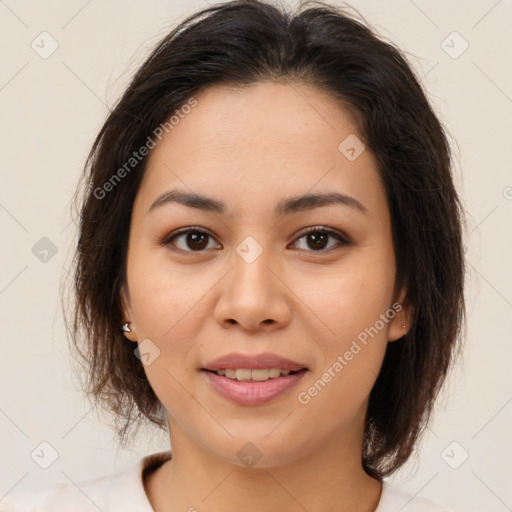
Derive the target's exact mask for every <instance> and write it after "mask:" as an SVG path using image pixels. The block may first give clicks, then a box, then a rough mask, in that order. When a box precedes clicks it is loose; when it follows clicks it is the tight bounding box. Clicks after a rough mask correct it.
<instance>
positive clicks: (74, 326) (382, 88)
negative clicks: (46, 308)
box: [67, 0, 465, 478]
mask: <svg viewBox="0 0 512 512" xmlns="http://www.w3.org/2000/svg"><path fill="white" fill-rule="evenodd" d="M268 80H274V81H278V80H282V81H288V82H290V83H291V82H294V83H303V84H306V85H312V86H315V87H317V88H318V89H320V90H322V91H323V92H327V93H328V94H330V95H331V97H333V98H335V99H337V100H339V102H340V105H343V106H344V107H345V108H348V109H349V111H350V112H351V113H352V114H353V116H354V118H355V119H356V121H357V124H358V130H359V134H358V135H360V137H361V138H362V139H363V140H364V144H365V145H366V147H367V148H368V149H369V150H370V151H371V152H372V153H373V155H374V156H375V158H376V160H377V162H378V170H379V173H380V175H381V178H382V180H383V183H384V184H385V190H386V194H387V199H388V204H389V209H390V214H391V220H392V237H393V244H394V248H395V254H396V266H397V269H396V270H397V273H396V287H397V289H398V288H399V287H401V286H402V285H404V284H405V285H406V286H407V290H408V295H407V302H408V304H409V305H410V306H411V307H412V309H413V311H414V318H413V322H412V326H411V328H410V329H409V331H408V333H407V335H405V336H404V337H403V338H402V339H401V340H399V341H397V342H394V343H389V344H388V347H387V352H386V355H385V359H384V363H383V366H382V369H381V372H380V374H379V376H378V378H377V381H376V383H375V385H374V387H373V389H372V391H371V394H370V397H369V405H368V411H367V418H366V425H365V437H364V446H363V454H362V465H363V467H364V469H365V471H366V472H367V473H368V474H369V475H372V476H374V477H376V478H382V477H383V476H387V475H389V474H391V473H393V472H394V471H396V470H397V469H398V468H399V467H400V466H401V465H403V464H404V463H405V461H407V459H408V458H409V457H410V455H411V454H412V453H413V451H414V447H415V444H416V443H417V441H418V439H419V437H420V435H421V434H422V432H423V431H424V428H425V426H426V424H427V423H428V420H429V418H430V416H431V412H432V408H433V405H434V402H435V399H436V397H437V395H438V393H439V391H440V388H441V386H442V384H443V382H444V381H445V378H446V375H447V372H448V369H449V368H450V366H451V363H452V361H453V360H454V355H455V354H456V352H457V347H458V344H457V341H458V340H459V339H460V338H461V337H460V336H459V334H460V333H461V330H462V329H461V328H462V326H463V320H464V317H465V306H464V296H463V284H464V249H463V241H462V227H463V209H462V206H461V203H460V200H459V198H458V196H457V193H456V190H455V188H454V184H453V180H452V176H451V172H452V171H451V154H450V149H449V144H448V141H447V137H446V134H445V131H444V129H443V127H442V125H441V123H440V121H439V119H438V118H437V117H436V115H435V113H434V112H433V109H432V107H431V106H430V104H429V102H428V100H427V98H426V94H425V92H424V91H423V89H422V86H421V84H420V80H419V79H418V78H417V77H416V75H415V73H414V72H413V71H412V69H411V67H410V66H409V65H408V63H407V61H406V59H405V58H404V56H403V55H402V53H401V52H400V51H399V50H398V49H397V48H396V47H395V46H394V45H393V44H391V43H388V42H385V41H384V40H383V39H381V38H380V37H378V36H377V35H376V34H375V33H374V32H373V31H372V30H371V29H370V28H368V27H367V26H366V24H365V23H364V22H361V21H358V20H357V19H356V18H354V17H353V16H351V15H349V14H347V13H346V12H344V11H343V10H342V9H340V8H336V7H333V6H330V5H327V4H324V3H322V2H309V3H306V4H305V5H303V6H301V7H300V8H299V9H298V11H297V12H290V11H288V10H286V9H284V8H280V7H278V6H276V5H273V4H270V3H267V2H264V1H262V0H236V1H232V2H226V3H223V4H217V5H215V6H213V7H208V8H206V9H204V10H202V11H200V12H198V13H196V14H194V15H192V16H190V17H188V18H187V19H185V20H184V21H183V22H182V23H181V24H180V25H179V26H177V27H176V28H174V29H173V30H172V31H171V32H170V33H169V34H168V35H166V36H165V37H164V38H163V39H162V40H161V41H160V42H159V43H158V45H157V46H156V47H155V48H154V50H153V51H152V52H151V54H150V55H149V57H148V58H147V59H146V61H145V62H144V63H143V64H142V66H141V67H140V68H139V69H138V71H137V72H136V74H135V75H134V77H133V79H132V81H131V83H130V84H129V86H128V87H127V89H126V90H125V92H124V94H123V95H122V97H121V99H120V100H119V102H118V103H117V105H116V106H115V108H113V110H112V111H111V112H110V114H109V115H108V117H107V119H106V121H105V123H104V124H103V126H102V128H101V130H100V132H99V134H98V135H97V137H96V139H95V141H94V143H93V146H92V148H91V150H90V153H89V155H88V158H87V161H86V164H85V169H84V173H83V177H82V178H83V181H84V183H83V187H82V189H83V190H82V197H80V198H79V197H78V196H79V189H77V193H76V201H77V202H78V201H79V203H80V204H79V205H78V207H77V210H78V214H79V218H80V220H79V240H78V244H77V248H76V253H75V255H74V259H73V264H74V269H73V283H74V293H75V295H76V301H75V302H74V306H73V314H72V318H71V321H68V320H67V327H68V334H69V335H70V340H71V342H72V343H71V346H72V348H74V349H76V351H77V354H78V355H79V357H78V358H77V360H79V359H80V360H81V362H82V363H84V364H83V365H82V366H84V365H85V368H86V384H85V388H86V391H87V393H88V395H89V397H90V398H92V399H93V400H94V402H95V403H96V404H100V405H102V406H103V407H104V409H105V410H108V411H110V412H112V413H114V415H113V416H114V418H116V419H115V422H116V427H117V431H118V434H119V437H120V440H121V442H122V443H123V444H124V442H125V441H126V438H127V432H128V431H129V430H130V429H132V428H134V427H135V431H136V427H137V426H139V425H140V424H141V423H144V422H146V421H147V420H149V422H152V423H154V424H156V425H158V426H160V427H162V428H166V416H165V410H164V408H163V406H162V404H161V403H160V401H159V400H158V398H157V396H156V395H155V393H154V391H153V389H152V388H151V386H150V384H149V382H148V380H147V378H146V375H145V372H144V368H143V365H142V363H141V361H140V360H139V359H138V358H137V357H135V356H134V350H133V344H132V343H131V342H129V341H127V340H126V339H125V337H124V336H123V334H122V332H121V329H120V327H121V323H122V322H123V316H122V306H121V298H120V290H121V286H122V285H123V284H124V283H125V280H126V253H127V242H128V236H129V229H130V218H131V212H132V207H133V203H134V199H135V196H136V194H137V191H138V188H139V185H140V183H141V179H142V176H143V173H144V170H145V166H146V162H147V156H145V157H141V158H140V159H137V161H134V160H133V152H134V151H137V150H138V149H139V148H141V147H144V146H145V145H148V141H149V140H150V139H151V138H154V137H155V130H156V129H157V128H158V127H160V126H162V125H164V126H165V123H166V122H167V123H169V119H171V116H172V115H173V114H174V113H175V112H178V111H179V109H180V108H181V107H183V106H184V105H186V104H187V102H188V101H189V100H190V99H191V98H192V97H193V96H194V95H195V94H197V93H198V92H199V91H200V90H203V89H205V88H207V87H208V86H211V85H215V84H227V85H232V86H245V85H250V84H256V83H259V82H262V81H268ZM148 138H149V139H148ZM130 159H132V160H130ZM127 162H131V163H130V166H128V167H127V165H126V164H127ZM122 169H124V171H125V172H124V173H123V172H122ZM121 175H122V179H118V178H120V177H121ZM116 176H117V178H116ZM106 184H109V185H108V186H106ZM459 349H460V347H459Z"/></svg>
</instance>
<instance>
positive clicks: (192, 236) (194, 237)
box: [187, 232, 208, 249]
mask: <svg viewBox="0 0 512 512" xmlns="http://www.w3.org/2000/svg"><path fill="white" fill-rule="evenodd" d="M207 236H208V235H207V234H206V233H198V232H193V233H189V234H188V235H187V244H188V243H189V242H190V241H192V242H193V244H196V245H195V247H194V246H192V247H190V245H189V247H190V248H191V249H203V248H204V247H206V246H207V245H208V240H207ZM198 241H199V245H197V242H198ZM201 241H202V242H203V243H202V244H201ZM205 241H206V244H205V243H204V242H205Z"/></svg>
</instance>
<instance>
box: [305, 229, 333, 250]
mask: <svg viewBox="0 0 512 512" xmlns="http://www.w3.org/2000/svg"><path fill="white" fill-rule="evenodd" d="M307 236H308V242H309V241H312V242H313V245H310V247H312V248H314V249H323V248H324V247H325V242H326V241H327V239H328V236H329V235H327V234H326V233H322V232H315V233H310V234H308V235H307Z"/></svg>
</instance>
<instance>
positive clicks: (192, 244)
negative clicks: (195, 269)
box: [163, 228, 213, 252]
mask: <svg viewBox="0 0 512 512" xmlns="http://www.w3.org/2000/svg"><path fill="white" fill-rule="evenodd" d="M209 239H212V240H213V237H212V236H211V235H210V234H209V233H206V232H205V231H201V230H198V229H190V228H189V229H187V230H183V231H180V232H178V233H174V234H172V235H171V236H170V237H168V238H167V239H166V240H165V241H164V242H163V244H164V245H173V246H175V247H176V249H177V250H180V251H184V252H203V251H204V249H208V248H209V249H211V248H212V247H209V246H208V244H209V242H210V240H209ZM178 240H179V241H180V244H178V243H177V242H176V241H178Z"/></svg>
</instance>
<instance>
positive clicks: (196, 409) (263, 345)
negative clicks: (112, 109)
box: [122, 82, 411, 512]
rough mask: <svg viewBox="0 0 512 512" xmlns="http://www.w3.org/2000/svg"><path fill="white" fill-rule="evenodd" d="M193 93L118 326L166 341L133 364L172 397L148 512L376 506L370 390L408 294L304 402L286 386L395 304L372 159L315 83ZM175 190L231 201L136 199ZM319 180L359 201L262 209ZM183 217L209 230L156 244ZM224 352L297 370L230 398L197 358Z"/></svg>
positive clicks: (163, 146) (155, 180)
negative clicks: (255, 456)
mask: <svg viewBox="0 0 512 512" xmlns="http://www.w3.org/2000/svg"><path fill="white" fill-rule="evenodd" d="M195 98H196V99H197V102H198V104H197V106H196V107H195V108H193V109H192V110H191V112H190V113H189V114H187V115H186V116H185V117H184V118H183V119H181V120H180V122H179V124H177V125H175V126H174V128H173V129H172V130H171V131H170V132H169V133H167V134H165V135H164V137H163V139H162V140H161V141H160V142H158V144H157V146H156V147H155V149H153V150H152V152H151V155H150V158H149V161H148V165H147V169H146V173H145V176H144V178H143V180H142V183H141V187H140V189H139V191H138V193H137V196H136V199H135V203H134V209H133V214H132V219H131V228H130V238H129V247H128V255H127V257H128V259H127V286H125V287H124V288H123V292H122V299H123V304H124V313H125V319H126V321H127V322H130V327H131V329H132V332H131V333H126V334H125V335H126V336H127V338H128V339H130V340H132V341H134V342H139V343H140V342H141V341H142V340H145V339H149V340H151V342H152V343H154V344H155V345H156V346H157V347H158V349H159V350H160V355H159V356H158V357H157V358H156V359H155V360H154V361H153V362H152V363H151V364H149V365H147V366H145V371H146V375H147V378H148V380H149V382H150V384H151V386H152V387H153V389H154V391H155V393H156V394H157V396H158V398H159V399H160V401H161V402H162V403H163V405H164V406H165V408H166V410H167V411H168V420H169V429H170V438H171V439H172V450H173V459H172V460H171V461H168V462H166V463H165V464H163V465H162V466H160V467H159V468H158V469H157V470H156V471H155V472H154V473H153V474H151V476H150V477H149V478H148V479H147V481H146V482H145V488H146V492H147V494H148V498H149V500H150V502H151V504H152V506H153V508H154V509H155V511H157V512H164V511H165V512H174V511H178V510H180V511H186V510H189V509H190V507H194V508H195V509H197V510H198V511H199V512H202V511H218V510H222V511H225V512H231V511H235V510H237V511H238V510H240V509H242V510H244V511H253V510H254V511H256V510H257V511H261V510H266V511H270V512H272V511H276V512H277V511H282V510H287V511H303V510H304V509H306V510H308V512H319V511H327V510H329V511H334V510H336V511H340V512H344V511H352V512H353V511H361V512H363V511H365V512H370V511H374V510H375V507H376V506H377V504H378V501H379V498H380V495H381V489H382V486H381V484H380V482H378V481H377V480H375V479H373V478H371V477H369V476H368V475H367V474H366V473H365V472H364V470H363V468H362V465H361V453H362V442H363V432H364V420H365V414H366V410H367V403H368V402H367V401H368V396H369V394H370V391H371V389H372V387H373V385H374V383H375V380H376V378H377V375H378V373H379V370H380V368H381V365H382V361H383V358H384V354H385V350H386V347H387V344H388V342H393V341H395V340H399V339H400V338H401V337H402V336H403V335H404V334H405V333H406V329H404V328H403V325H404V324H406V325H409V324H410V322H409V318H410V315H411V312H410V311H409V308H407V307H406V306H405V305H404V307H403V309H402V310H401V311H400V312H399V313H397V314H396V316H395V317H394V318H393V319H392V320H389V321H388V322H387V323H385V326H384V328H382V329H380V330H379V332H378V334H377V335H375V336H374V337H373V338H370V339H369V340H370V341H369V342H368V344H367V346H365V347H364V348H363V349H362V350H361V351H360V352H359V353H358V354H357V355H356V356H354V358H353V359H352V360H351V361H349V362H348V364H347V365H346V366H344V368H343V370H342V371H340V372H338V373H337V374H336V376H335V377H334V378H332V379H331V381H330V382H329V383H328V384H327V385H326V386H325V387H324V388H323V389H322V390H321V392H319V393H318V394H317V396H315V397H314V398H312V399H311V401H310V402H309V403H308V404H307V405H304V404H302V403H300V402H299V401H298V399H297V395H298V393H299V392H301V391H307V390H308V388H310V387H311V386H312V385H313V384H314V383H315V381H317V380H318V379H320V378H321V377H322V374H324V372H326V371H327V369H328V368H329V367H332V365H333V363H334V362H335V361H336V360H337V357H338V356H339V355H343V354H344V353H345V352H346V351H347V350H348V349H349V348H350V346H351V343H352V342H353V341H354V340H356V338H357V335H358V334H359V333H361V332H362V331H364V329H365V328H368V327H370V326H374V325H375V322H376V321H377V320H378V319H379V316H380V315H381V314H383V313H385V312H386V311H388V310H390V309H391V308H392V305H393V304H394V303H396V302H397V301H398V302H400V303H404V301H405V298H406V290H405V289H401V290H395V274H396V267H395V254H394V249H393V244H392V238H391V220H390V214H389V208H388V204H387V199H386V195H385V191H384V186H383V183H382V181H381V179H380V176H379V174H378V171H377V169H378V167H377V162H376V160H375V158H374V157H373V155H372V154H371V152H370V151H369V150H368V149H366V150H365V151H363V152H362V153H361V155H360V156H359V157H358V158H357V159H355V160H354V161H349V160H348V159H347V158H346V157H345V156H344V154H342V153H341V152H340V151H339V149H338V145H339V144H340V143H341V142H342V141H343V140H344V139H345V138H346V137H347V136H348V135H350V134H355V135H356V136H358V131H357V127H356V124H355V122H354V119H353V118H352V116H351V115H350V113H349V111H348V110H347V109H346V108H345V107H343V106H342V105H341V104H340V103H339V102H336V101H335V100H334V99H333V98H331V97H330V96H328V95H326V94H325V93H323V92H322V91H320V90H318V89H316V88H312V87H310V86H306V85H303V84H298V83H275V82H264V83H259V84H256V85H252V86H251V87H248V88H244V89H235V88H232V87H228V86H214V87H210V88H208V89H206V90H204V91H202V92H201V93H200V94H198V95H197V96H195ZM358 137H359V139H362V137H361V136H358ZM170 189H179V190H182V191H184V192H191V191H192V192H196V193H201V194H204V195H207V196H210V197H213V198H215V199H218V200H222V201H224V202H225V203H226V206H227V212H226V213H225V214H217V213H212V212H204V211H200V210H198V209H195V208H191V207H187V206H184V205H181V204H177V203H169V204H166V205H164V206H161V207H160V208H156V209H154V210H153V211H152V212H150V213H147V212H148V209H149V207H150V205H151V204H152V203H153V201H154V200H155V199H156V198H157V197H158V196H159V195H160V194H162V193H163V192H166V191H168V190H170ZM329 191H335V192H339V193H343V194H347V195H350V196H352V197H354V198H356V199H357V200H358V201H360V202H361V203H362V204H363V205H364V207H365V208H366V210H367V211H366V213H362V212H360V211H358V210H357V209H354V208H350V207H348V206H345V205H339V204H336V205H330V206H323V207H319V208H314V209H310V210H306V211H303V212H298V213H294V214H291V215H289V216H287V217H283V218H282V219H279V220H276V219H275V218H274V217H273V210H274V206H275V205H276V204H277V203H278V202H279V201H280V200H282V199H285V198H288V197H291V196H300V195H303V194H306V193H314V192H329ZM194 226H195V227H200V228H201V229H202V230H203V231H207V232H208V233H209V234H210V235H211V237H206V239H205V240H203V245H202V246H201V244H200V243H199V246H201V248H200V249H197V242H196V245H194V242H193V241H192V242H191V241H190V238H189V240H188V243H187V235H186V234H185V235H182V236H180V237H179V238H177V239H174V241H173V243H174V248H175V251H173V250H172V249H171V248H172V247H173V245H172V244H171V243H169V244H168V245H167V246H165V245H163V244H161V243H160V241H161V240H162V239H164V238H165V237H166V236H167V235H169V234H171V233H172V232H173V231H175V230H177V229H178V228H182V227H194ZM310 226H320V227H324V228H325V227H328V228H330V229H332V230H334V231H336V230H338V231H341V232H342V233H344V234H345V235H346V236H347V237H348V238H349V240H350V243H349V244H340V242H339V240H338V239H337V238H335V237H333V236H332V235H331V236H330V237H329V238H328V239H326V241H325V242H324V245H323V246H321V248H320V249H318V248H316V247H317V246H315V244H314V241H313V242H312V241H311V239H309V241H308V237H306V236H304V233H303V230H304V228H307V227H310ZM248 236H251V237H253V238H254V239H255V240H256V241H257V243H258V244H259V245H260V246H261V248H262V250H263V252H262V253H261V255H260V256H259V257H258V258H257V259H256V260H255V261H253V262H252V263H248V262H247V261H245V260H244V259H243V258H241V257H240V256H239V255H238V254H237V252H236V248H237V247H238V246H239V244H240V243H241V242H242V241H243V240H244V239H245V238H246V237H248ZM180 249H181V252H180ZM187 251H188V252H187ZM201 251H202V252H201ZM398 342H399V341H398ZM232 352H242V353H247V354H259V353H262V352H273V353H275V354H278V355H280V356H283V357H287V358H288V359H291V360H293V361H297V362H299V363H301V364H303V365H305V366H307V367H308V372H307V374H306V375H305V376H304V377H303V378H302V380H301V381H300V382H299V383H298V385H297V386H295V387H294V388H293V389H291V390H289V391H287V392H286V393H285V394H283V395H281V396H280V397H278V398H277V399H275V400H273V401H272V402H269V403H266V404H264V405H259V406H242V405H237V404H234V403H232V402H231V401H228V400H227V399H225V398H223V397H221V396H220V395H219V394H217V392H216V391H215V390H214V389H213V388H212V387H211V386H210V385H209V383H208V381H207V380H206V379H205V378H204V374H203V373H201V371H200V368H202V367H204V366H205V364H206V363H207V362H209V361H212V360H213V359H215V358H217V357H219V356H221V355H225V354H229V353H232ZM248 442H251V443H253V444H254V445H255V446H256V447H257V449H258V450H259V452H261V455H262V456H261V459H260V460H259V461H258V462H257V464H255V465H254V466H253V467H252V468H251V467H247V466H245V465H244V463H243V462H242V461H241V460H240V459H239V458H238V457H237V452H238V451H239V450H240V449H241V448H242V447H243V446H244V445H245V444H246V443H248ZM191 510H192V509H191Z"/></svg>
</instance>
